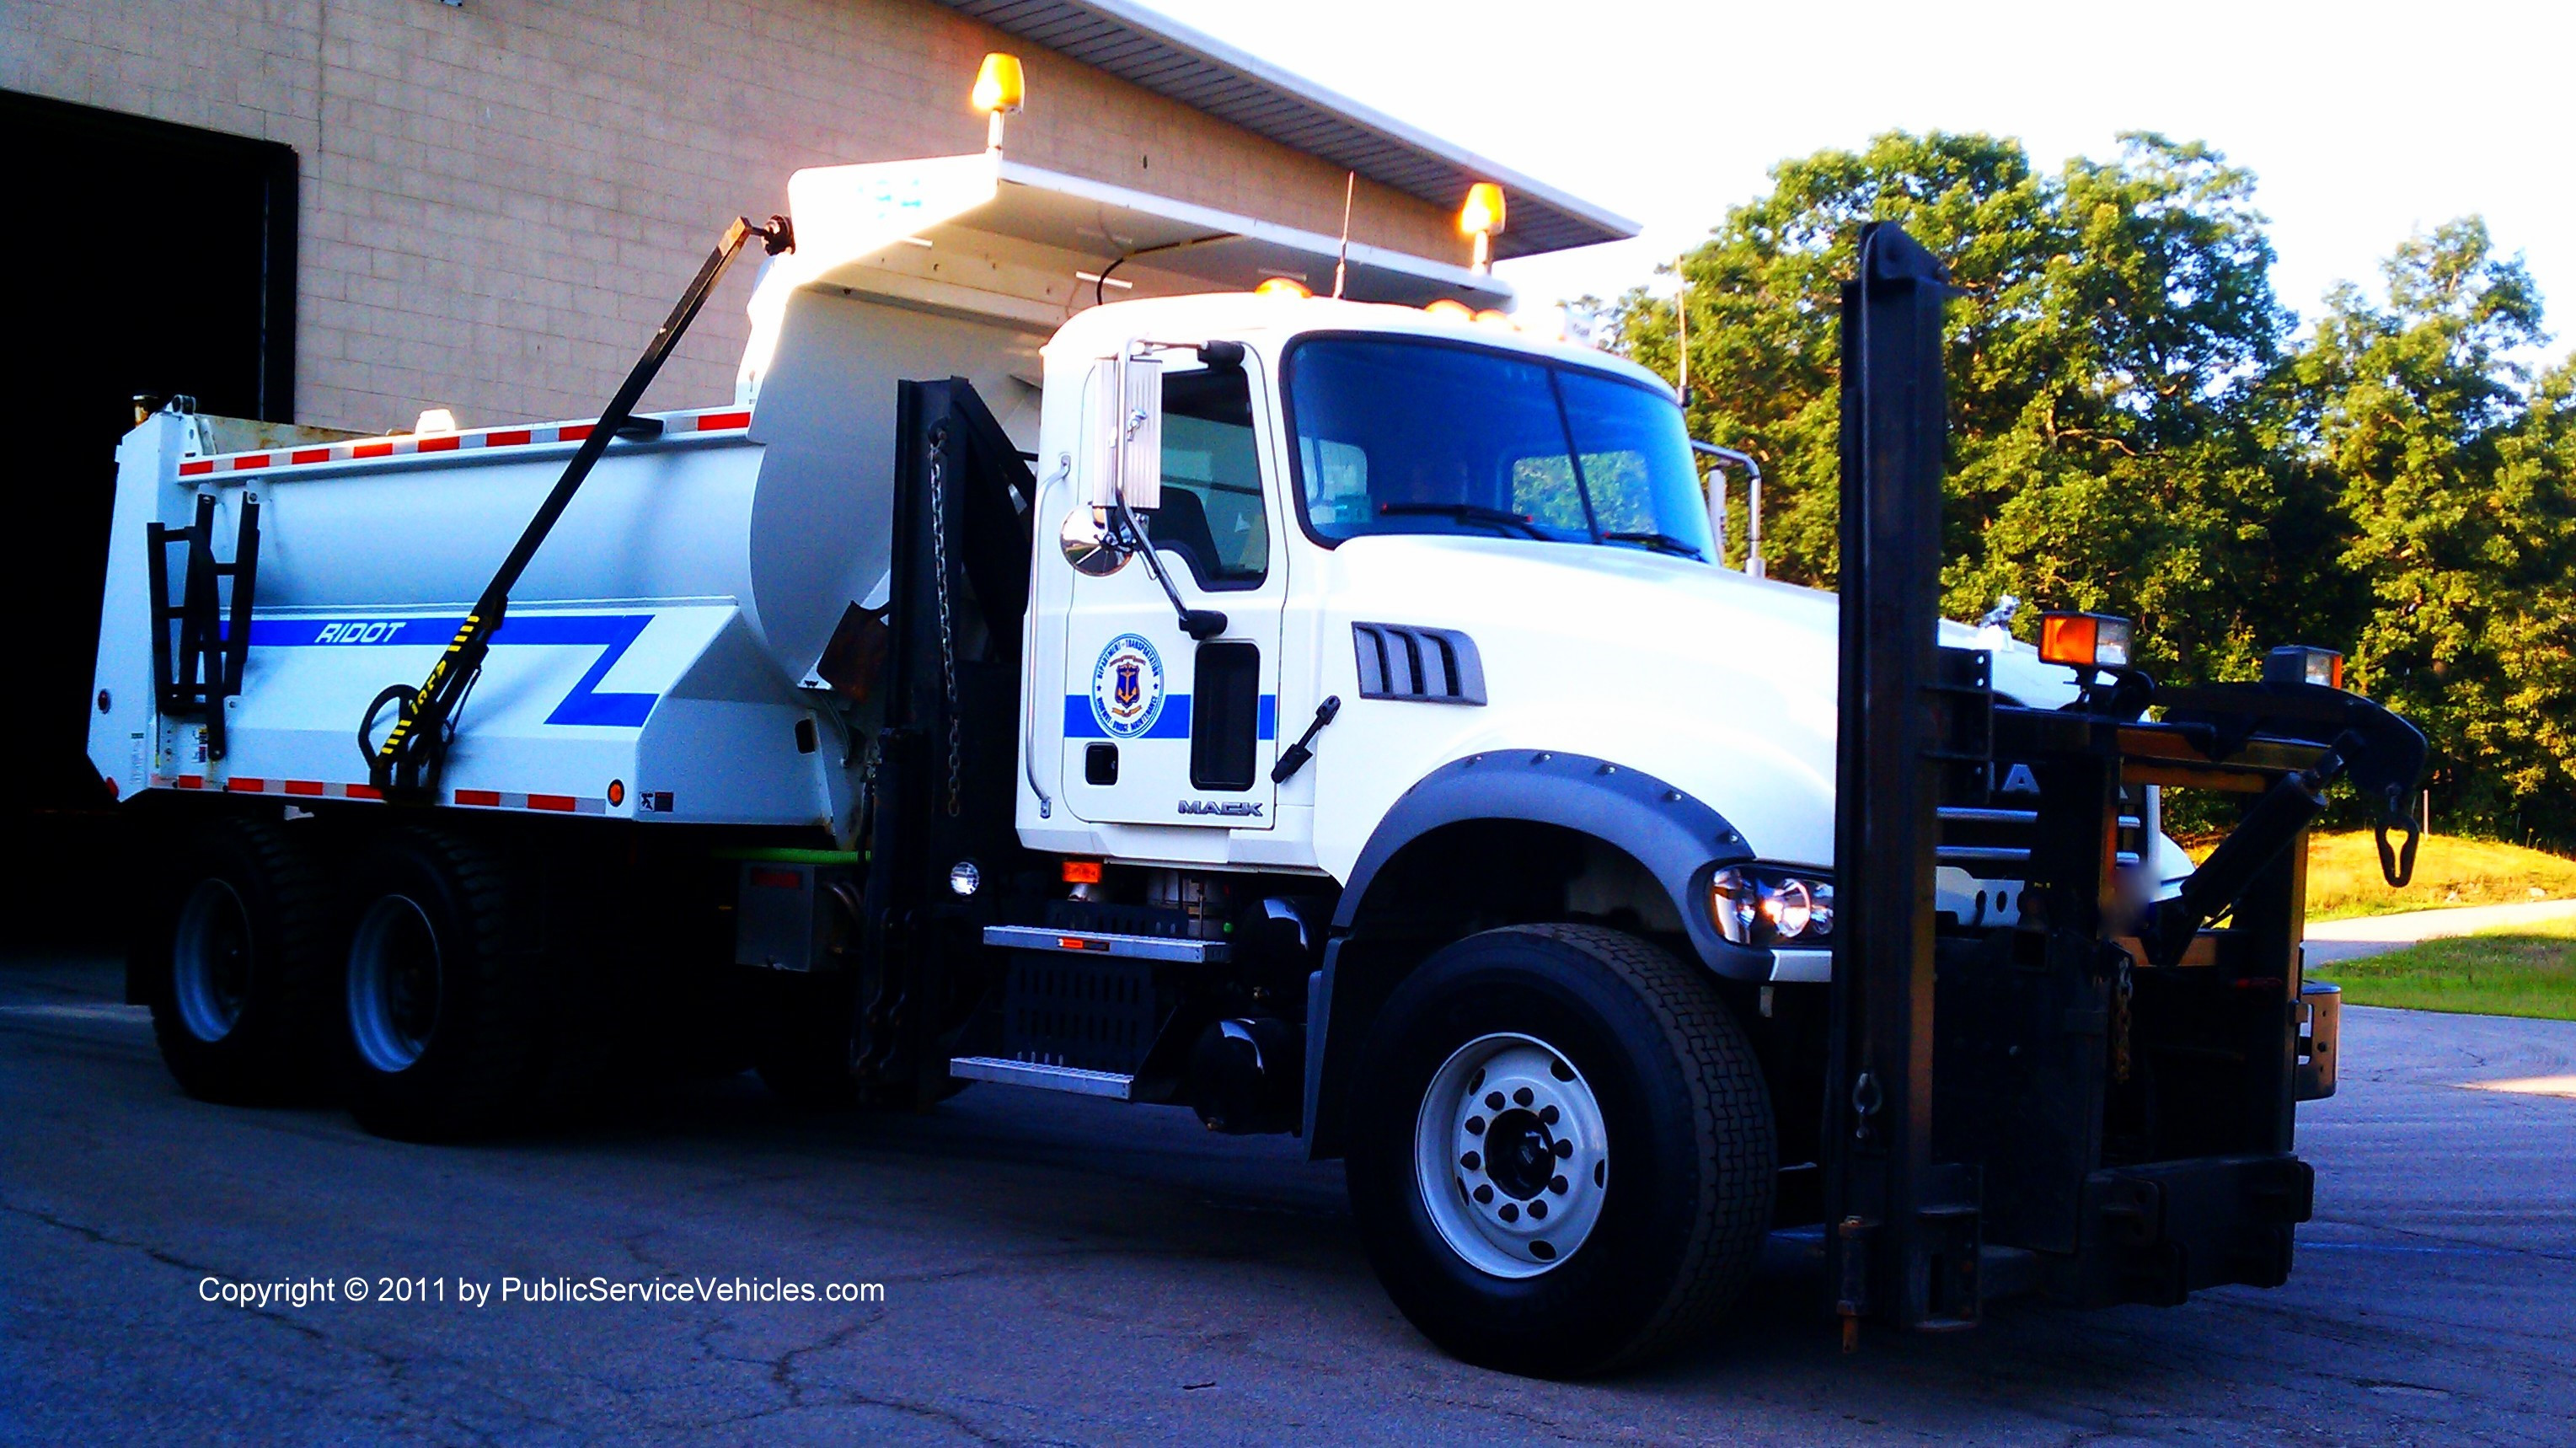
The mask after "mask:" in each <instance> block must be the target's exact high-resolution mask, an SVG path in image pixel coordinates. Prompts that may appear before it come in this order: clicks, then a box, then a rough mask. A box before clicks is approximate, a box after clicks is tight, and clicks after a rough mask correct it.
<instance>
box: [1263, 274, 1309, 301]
mask: <svg viewBox="0 0 2576 1448" xmlns="http://www.w3.org/2000/svg"><path fill="white" fill-rule="evenodd" d="M1252 294H1253V295H1254V296H1256V297H1300V298H1302V297H1311V296H1313V295H1314V292H1312V291H1310V290H1308V288H1307V286H1306V284H1305V283H1304V282H1301V281H1299V280H1297V279H1296V278H1295V277H1272V278H1270V279H1269V280H1268V281H1265V282H1263V283H1262V284H1261V285H1259V286H1257V287H1254V288H1253V289H1252Z"/></svg>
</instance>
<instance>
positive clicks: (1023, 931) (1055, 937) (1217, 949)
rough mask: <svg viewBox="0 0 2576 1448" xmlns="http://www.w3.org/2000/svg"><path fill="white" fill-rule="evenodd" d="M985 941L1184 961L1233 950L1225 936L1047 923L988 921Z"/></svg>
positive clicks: (1203, 960) (1210, 961)
mask: <svg viewBox="0 0 2576 1448" xmlns="http://www.w3.org/2000/svg"><path fill="white" fill-rule="evenodd" d="M984 943H985V944H986V945H998V946H1002V947H1004V948H1006V949H1010V950H1046V951H1061V952H1063V953H1065V954H1067V955H1108V956H1124V957H1126V958H1127V959H1129V960H1168V961H1177V962H1180V963H1181V964H1184V965H1216V964H1219V963H1222V962H1223V961H1224V960H1225V959H1226V958H1227V957H1228V956H1229V955H1230V954H1232V952H1231V951H1230V950H1229V949H1228V948H1227V946H1226V943H1225V942H1224V941H1222V940H1191V939H1188V938H1185V937H1180V936H1170V935H1121V934H1116V933H1114V932H1111V931H1106V930H1059V929H1056V928H1054V927H1052V926H1046V925H987V926H985V927H984Z"/></svg>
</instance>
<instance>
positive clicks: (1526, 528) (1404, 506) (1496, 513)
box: [1377, 503, 1548, 539]
mask: <svg viewBox="0 0 2576 1448" xmlns="http://www.w3.org/2000/svg"><path fill="white" fill-rule="evenodd" d="M1377 513H1378V516H1379V517H1381V518H1402V517H1407V516H1419V517H1430V518H1455V519H1457V520H1458V521H1459V522H1461V523H1491V524H1493V525H1494V526H1495V527H1498V528H1517V529H1519V530H1520V531H1521V532H1522V533H1524V534H1527V535H1528V536H1530V537H1532V538H1541V539H1544V538H1546V537H1547V536H1548V535H1547V533H1546V532H1545V531H1543V530H1542V529H1541V528H1540V527H1539V526H1538V524H1536V523H1534V522H1532V521H1531V520H1530V517H1529V515H1528V514H1526V513H1506V512H1504V511H1503V510H1502V509H1500V508H1488V507H1485V506H1484V505H1482V504H1480V503H1380V504H1378V505H1377Z"/></svg>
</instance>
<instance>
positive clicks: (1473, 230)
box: [1458, 181, 1503, 276]
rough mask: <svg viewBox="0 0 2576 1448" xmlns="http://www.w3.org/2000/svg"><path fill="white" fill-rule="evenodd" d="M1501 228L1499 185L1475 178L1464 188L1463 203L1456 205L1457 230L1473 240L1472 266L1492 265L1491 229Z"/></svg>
mask: <svg viewBox="0 0 2576 1448" xmlns="http://www.w3.org/2000/svg"><path fill="white" fill-rule="evenodd" d="M1502 229H1503V188H1502V187H1500V186H1497V185H1495V184H1494V183H1493V182H1491V181H1479V182H1477V183H1476V184H1475V185H1473V186H1470V187H1468V188H1467V204H1466V205H1464V206H1461V207H1459V208H1458V234H1459V235H1461V236H1471V237H1474V238H1475V240H1476V259H1475V263H1474V266H1475V270H1476V273H1477V274H1478V275H1479V276H1481V275H1483V274H1484V273H1486V272H1488V271H1490V270H1492V269H1493V263H1494V233H1495V232H1497V231H1500V230H1502Z"/></svg>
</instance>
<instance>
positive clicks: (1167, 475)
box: [1147, 367, 1270, 589]
mask: <svg viewBox="0 0 2576 1448" xmlns="http://www.w3.org/2000/svg"><path fill="white" fill-rule="evenodd" d="M1147 532H1148V533H1150V534H1151V535H1152V537H1153V540H1154V546H1155V548H1157V549H1158V550H1161V551H1163V552H1168V553H1177V554H1179V555H1180V556H1181V559H1182V561H1184V562H1185V563H1187V564H1188V565H1189V569H1190V574H1191V576H1192V577H1194V578H1196V579H1197V580H1198V583H1199V586H1200V587H1202V588H1210V589H1223V588H1251V587H1254V586H1255V585H1257V584H1259V583H1260V582H1261V580H1262V579H1263V578H1264V577H1265V576H1267V575H1268V573H1269V571H1270V522H1269V518H1268V515H1267V514H1266V513H1265V512H1264V510H1263V508H1262V504H1261V453H1260V449H1259V447H1258V446H1256V445H1255V442H1254V439H1253V431H1252V382H1251V378H1250V377H1249V376H1248V375H1247V374H1246V373H1245V371H1244V369H1243V368H1241V367H1208V368H1202V369H1200V370H1197V371H1193V372H1175V373H1170V374H1167V375H1166V376H1165V377H1164V378H1163V506H1162V507H1161V508H1160V509H1158V510H1156V512H1155V514H1154V518H1153V521H1152V522H1151V523H1150V524H1148V525H1147Z"/></svg>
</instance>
